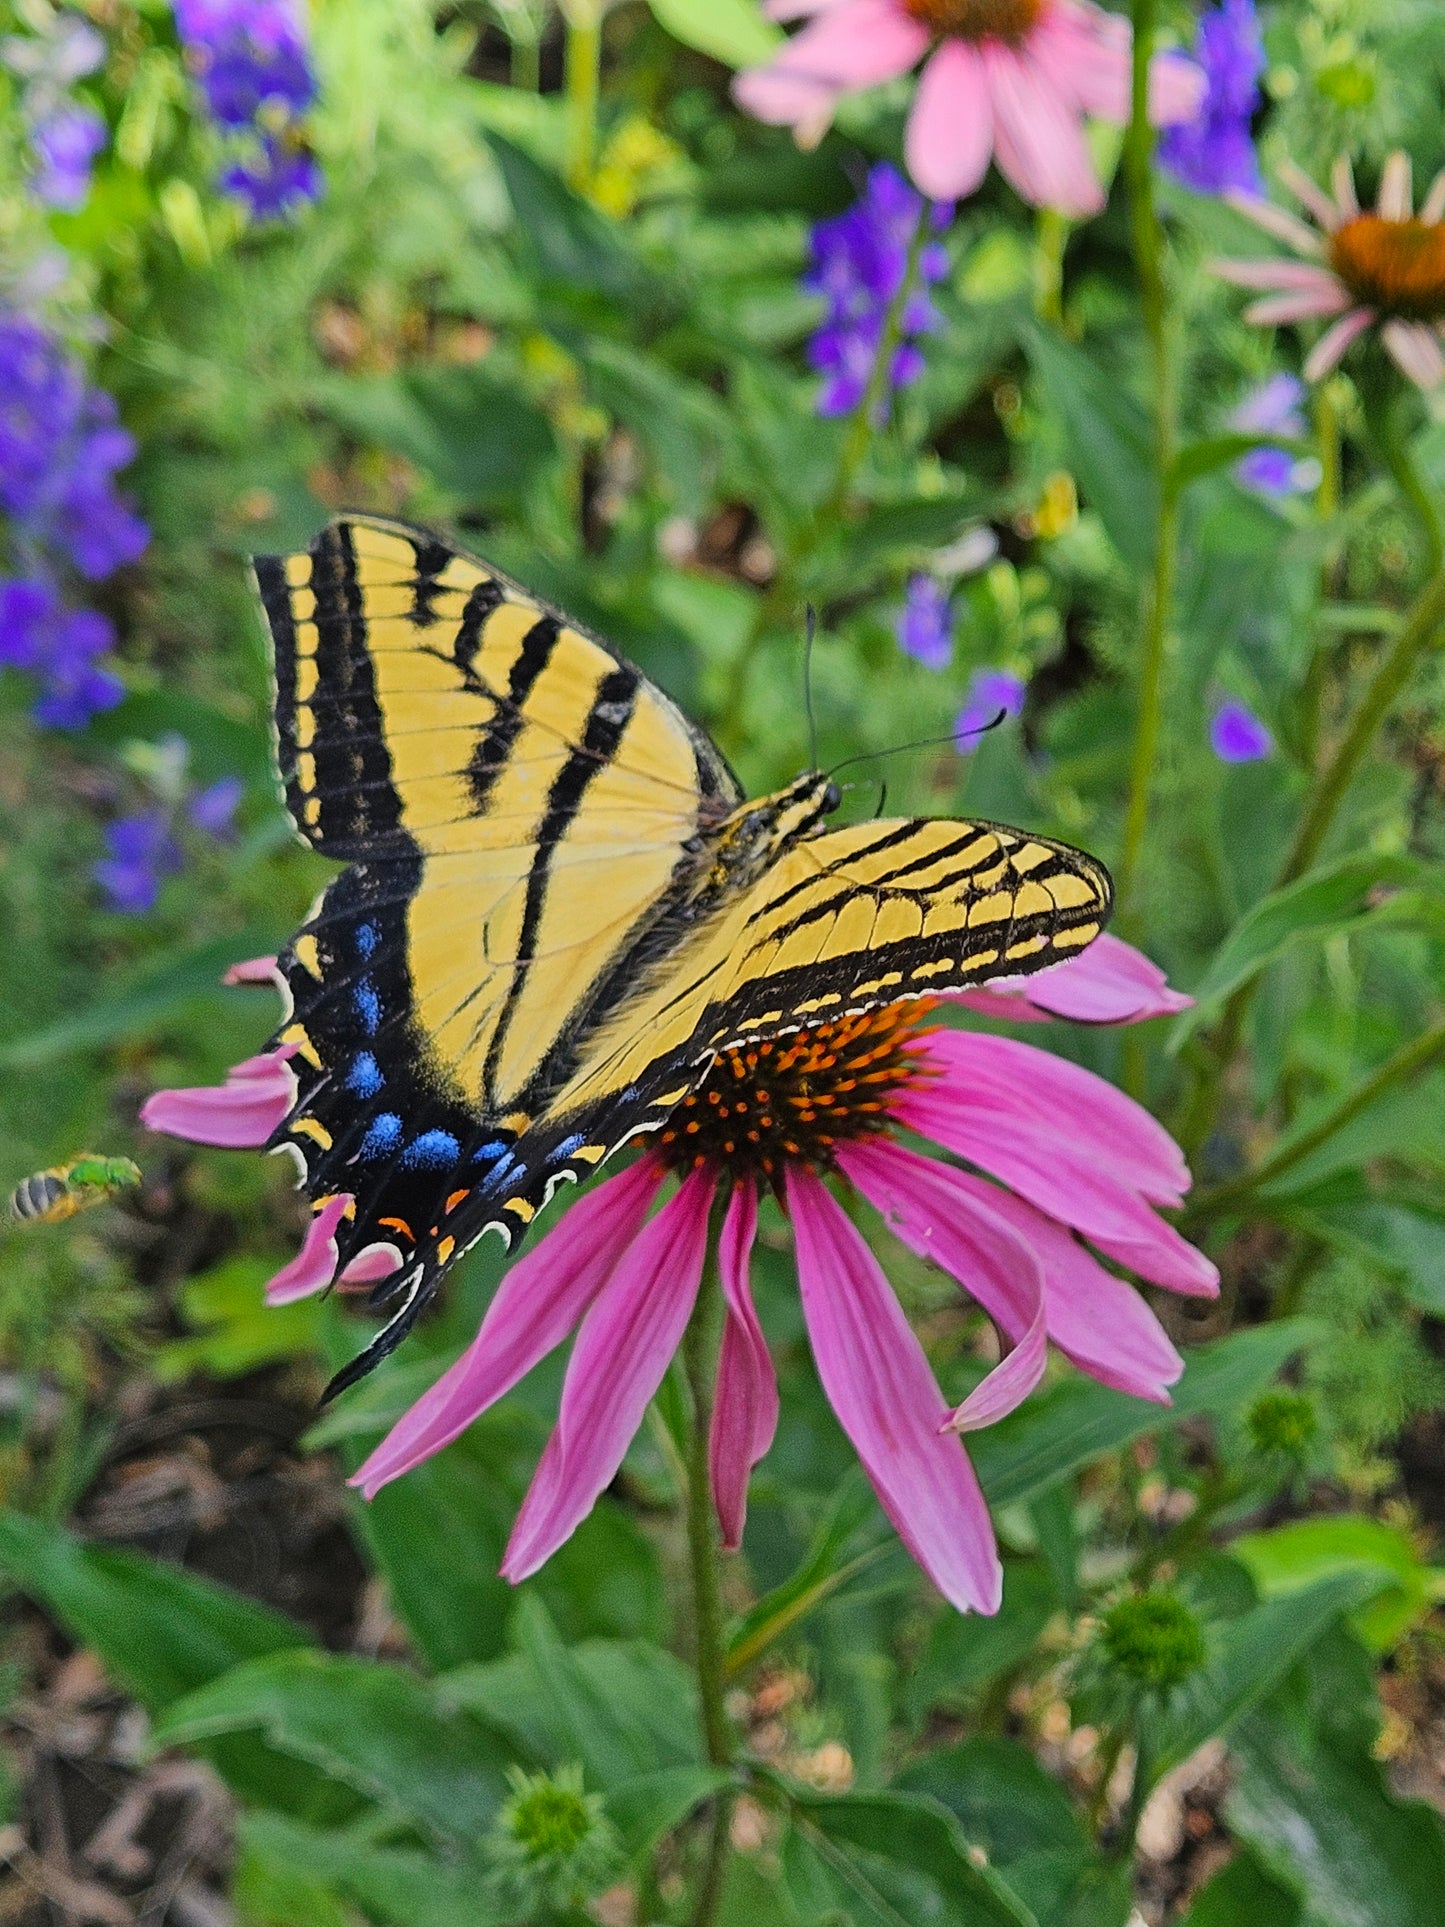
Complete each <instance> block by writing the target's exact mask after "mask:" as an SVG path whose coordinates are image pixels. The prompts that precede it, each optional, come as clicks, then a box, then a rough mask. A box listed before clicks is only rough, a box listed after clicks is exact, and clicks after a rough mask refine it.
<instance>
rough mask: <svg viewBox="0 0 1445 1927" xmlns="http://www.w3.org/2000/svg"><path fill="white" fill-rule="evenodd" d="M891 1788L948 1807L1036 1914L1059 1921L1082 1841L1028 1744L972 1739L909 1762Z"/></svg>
mask: <svg viewBox="0 0 1445 1927" xmlns="http://www.w3.org/2000/svg"><path fill="white" fill-rule="evenodd" d="M894 1785H895V1787H896V1788H897V1789H898V1790H899V1791H900V1792H906V1793H918V1794H926V1795H928V1796H929V1797H930V1798H931V1799H934V1800H937V1801H938V1802H939V1803H940V1804H941V1805H943V1806H945V1807H947V1808H948V1810H949V1812H950V1813H952V1814H953V1815H954V1817H955V1818H956V1819H957V1820H958V1822H959V1824H960V1826H961V1827H962V1828H963V1832H964V1835H965V1837H966V1838H967V1839H968V1840H970V1841H976V1842H977V1843H978V1845H979V1846H981V1847H982V1848H984V1850H985V1851H986V1852H987V1854H988V1857H989V1860H990V1862H991V1863H992V1864H993V1865H994V1866H996V1867H998V1868H999V1869H1000V1871H1001V1872H1002V1873H1003V1875H1004V1878H1005V1879H1006V1880H1007V1881H1008V1883H1009V1885H1010V1887H1012V1888H1013V1889H1014V1890H1015V1892H1016V1893H1017V1894H1018V1896H1019V1898H1020V1899H1021V1900H1022V1901H1024V1903H1025V1904H1026V1905H1027V1906H1029V1907H1031V1908H1032V1909H1033V1910H1034V1912H1035V1913H1036V1914H1037V1915H1038V1917H1039V1919H1040V1920H1041V1921H1053V1920H1055V1919H1056V1918H1058V1915H1059V1910H1060V1909H1061V1907H1062V1906H1063V1904H1064V1901H1065V1898H1066V1896H1067V1895H1068V1894H1070V1893H1071V1892H1072V1891H1073V1890H1074V1889H1075V1888H1076V1887H1077V1885H1078V1883H1079V1879H1080V1877H1081V1875H1082V1873H1083V1871H1084V1866H1085V1862H1086V1860H1087V1858H1088V1854H1089V1841H1088V1837H1087V1835H1086V1834H1085V1833H1084V1830H1083V1828H1082V1827H1081V1826H1080V1825H1079V1822H1078V1820H1077V1818H1076V1817H1075V1814H1074V1810H1073V1808H1072V1806H1071V1805H1070V1804H1069V1799H1068V1795H1067V1794H1066V1793H1065V1792H1064V1790H1063V1788H1062V1787H1061V1786H1060V1785H1059V1783H1058V1781H1057V1780H1055V1779H1054V1778H1053V1777H1052V1776H1051V1775H1050V1774H1048V1773H1046V1772H1045V1771H1044V1769H1043V1768H1042V1767H1041V1766H1040V1765H1039V1763H1038V1761H1037V1760H1036V1759H1035V1758H1034V1756H1033V1754H1032V1753H1030V1752H1029V1750H1028V1748H1027V1747H1024V1746H1020V1745H1019V1744H1018V1743H1017V1742H1016V1741H1014V1740H1003V1739H994V1738H992V1737H986V1736H983V1735H979V1736H975V1737H974V1738H973V1739H968V1740H962V1741H960V1742H959V1743H958V1745H956V1746H949V1747H943V1748H940V1749H939V1750H938V1751H937V1752H934V1753H927V1754H925V1755H924V1756H923V1758H922V1759H919V1760H914V1761H913V1762H912V1763H911V1764H910V1765H908V1766H907V1767H905V1768H904V1769H903V1771H902V1772H901V1773H900V1774H899V1775H898V1777H897V1779H896V1780H895V1782H894Z"/></svg>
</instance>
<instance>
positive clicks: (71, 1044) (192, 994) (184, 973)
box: [0, 923, 286, 1070]
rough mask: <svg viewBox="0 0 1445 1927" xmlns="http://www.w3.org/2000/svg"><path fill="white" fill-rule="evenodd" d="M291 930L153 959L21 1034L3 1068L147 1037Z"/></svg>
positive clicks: (249, 932) (267, 927)
mask: <svg viewBox="0 0 1445 1927" xmlns="http://www.w3.org/2000/svg"><path fill="white" fill-rule="evenodd" d="M285 934H286V932H285V930H284V928H283V927H282V926H281V925H280V924H276V923H256V924H248V925H247V927H246V928H245V929H244V930H240V931H238V932H237V933H236V935H235V936H232V937H216V938H213V939H212V940H211V941H210V942H209V943H203V944H195V945H187V946H186V948H185V949H183V950H172V951H167V952H166V953H165V954H164V955H163V956H160V957H157V958H153V959H152V960H151V961H150V962H149V963H147V964H145V965H144V966H143V967H142V968H141V969H139V970H137V971H136V972H135V974H134V975H133V976H131V977H130V978H129V979H127V980H126V982H125V983H123V984H122V986H121V987H120V988H119V989H118V990H115V991H113V992H112V993H111V994H110V995H109V996H108V997H102V998H99V999H97V1001H96V1002H95V1003H93V1004H87V1005H86V1006H85V1007H84V1008H83V1009H81V1010H78V1011H76V1012H75V1014H74V1015H73V1016H70V1017H62V1018H61V1020H60V1021H59V1023H55V1024H49V1025H47V1026H46V1028H45V1029H44V1030H37V1031H32V1032H31V1033H30V1035H29V1036H28V1037H15V1038H12V1039H11V1040H10V1042H9V1043H7V1044H6V1045H5V1046H4V1048H3V1049H0V1067H3V1068H4V1069H6V1070H28V1069H31V1068H32V1067H33V1066H35V1065H39V1064H53V1063H55V1062H56V1061H57V1060H58V1059H60V1058H63V1057H70V1056H73V1055H74V1054H75V1053H76V1052H77V1051H84V1050H96V1049H99V1048H100V1047H101V1046H103V1045H106V1044H115V1043H118V1042H120V1040H121V1039H125V1040H126V1041H127V1042H129V1041H131V1040H134V1039H137V1038H140V1037H143V1036H145V1035H147V1034H148V1033H149V1032H150V1031H152V1030H155V1029H156V1028H158V1027H159V1026H160V1025H161V1024H163V1023H169V1022H170V1021H171V1020H172V1019H173V1018H174V1017H176V1016H177V1014H178V1013H179V1012H181V1011H182V1010H184V1009H185V1008H186V1007H187V1006H188V1005H189V1004H192V1003H194V1002H195V1001H196V1000H197V999H198V998H207V997H216V996H219V995H220V993H221V978H222V976H223V975H224V973H225V972H226V971H227V970H228V969H229V968H230V966H231V965H232V964H233V963H240V962H241V961H242V960H243V959H244V958H246V957H262V956H265V955H267V954H268V953H269V952H273V951H275V950H277V949H279V948H280V945H281V943H282V941H283V940H284V937H285Z"/></svg>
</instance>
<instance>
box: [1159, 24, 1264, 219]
mask: <svg viewBox="0 0 1445 1927" xmlns="http://www.w3.org/2000/svg"><path fill="white" fill-rule="evenodd" d="M1195 57H1196V58H1197V60H1198V62H1199V64H1200V66H1201V67H1202V68H1203V69H1204V75H1205V82H1206V87H1205V95H1204V102H1203V105H1202V106H1201V108H1200V110H1199V113H1198V114H1197V115H1196V117H1195V118H1194V119H1193V120H1192V121H1185V122H1182V123H1181V124H1179V125H1177V126H1174V127H1169V128H1166V129H1165V131H1164V133H1163V135H1162V136H1161V138H1160V142H1159V160H1160V164H1161V165H1162V166H1163V167H1164V168H1166V169H1167V170H1168V172H1169V173H1171V174H1172V175H1173V176H1174V178H1175V180H1177V181H1181V182H1182V183H1183V184H1184V186H1185V187H1190V188H1193V190H1194V192H1195V193H1196V194H1226V193H1229V192H1230V191H1231V190H1233V191H1235V192H1237V193H1241V194H1258V193H1260V191H1261V183H1260V176H1259V161H1258V159H1257V158H1256V156H1255V151H1254V141H1253V139H1252V138H1251V135H1250V122H1251V121H1252V119H1253V117H1254V114H1255V111H1256V109H1257V108H1258V106H1259V100H1260V93H1259V77H1260V75H1261V74H1262V73H1263V72H1264V64H1265V62H1264V46H1263V44H1262V42H1261V40H1260V36H1259V22H1258V20H1257V19H1256V18H1255V13H1254V0H1222V4H1221V5H1220V6H1218V7H1216V8H1215V9H1214V10H1213V11H1212V12H1210V13H1206V14H1205V15H1204V16H1203V18H1202V19H1201V20H1200V22H1199V36H1198V39H1197V41H1196V43H1195Z"/></svg>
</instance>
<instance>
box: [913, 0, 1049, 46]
mask: <svg viewBox="0 0 1445 1927" xmlns="http://www.w3.org/2000/svg"><path fill="white" fill-rule="evenodd" d="M1043 10H1044V0H903V11H904V12H905V13H907V14H911V15H912V17H913V18H914V19H915V20H916V21H918V23H919V25H920V26H924V27H927V28H928V29H929V31H930V32H931V33H935V34H937V35H938V37H939V38H940V39H941V40H946V39H957V40H1006V41H1009V42H1010V43H1013V42H1016V41H1020V40H1022V39H1024V38H1025V36H1026V35H1027V34H1028V32H1029V30H1030V28H1031V27H1033V26H1034V25H1035V23H1036V22H1037V20H1038V17H1039V15H1040V14H1041V13H1042V12H1043Z"/></svg>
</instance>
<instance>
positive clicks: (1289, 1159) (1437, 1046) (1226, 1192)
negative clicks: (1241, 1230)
mask: <svg viewBox="0 0 1445 1927" xmlns="http://www.w3.org/2000/svg"><path fill="white" fill-rule="evenodd" d="M1442 1052H1445V1021H1442V1022H1440V1023H1438V1024H1432V1025H1431V1026H1430V1028H1429V1030H1427V1031H1425V1032H1424V1033H1423V1034H1422V1035H1421V1036H1419V1037H1417V1038H1415V1040H1414V1041H1413V1042H1412V1043H1409V1044H1402V1045H1401V1046H1400V1048H1399V1050H1397V1051H1396V1052H1395V1053H1394V1055H1393V1056H1391V1057H1387V1058H1386V1059H1385V1061H1384V1063H1383V1064H1381V1065H1380V1067H1379V1069H1378V1070H1376V1071H1375V1072H1373V1073H1372V1075H1371V1076H1369V1077H1367V1078H1366V1079H1365V1081H1364V1083H1363V1084H1360V1085H1357V1086H1356V1088H1355V1089H1354V1090H1352V1091H1351V1092H1350V1093H1349V1095H1348V1096H1347V1097H1342V1098H1341V1099H1340V1101H1339V1103H1338V1104H1336V1105H1335V1106H1334V1108H1333V1109H1332V1110H1330V1111H1329V1112H1327V1113H1326V1115H1325V1116H1324V1117H1322V1118H1321V1119H1320V1121H1319V1123H1318V1124H1316V1125H1314V1126H1313V1127H1312V1128H1311V1129H1310V1130H1308V1131H1305V1132H1303V1133H1302V1135H1301V1136H1299V1137H1297V1138H1294V1139H1292V1140H1291V1142H1290V1143H1288V1144H1285V1145H1281V1146H1280V1147H1279V1148H1278V1149H1277V1150H1276V1151H1274V1152H1272V1153H1271V1155H1270V1156H1269V1157H1267V1158H1266V1159H1265V1160H1264V1162H1263V1163H1262V1164H1260V1165H1258V1166H1256V1168H1255V1169H1254V1170H1253V1171H1249V1172H1246V1173H1245V1175H1244V1176H1243V1177H1239V1178H1232V1179H1231V1180H1230V1181H1229V1182H1228V1183H1227V1184H1217V1185H1215V1186H1214V1187H1213V1188H1212V1189H1210V1190H1208V1191H1203V1192H1201V1193H1200V1195H1199V1196H1198V1197H1197V1198H1196V1199H1195V1200H1194V1201H1193V1203H1192V1205H1191V1207H1190V1212H1189V1215H1190V1217H1191V1218H1200V1217H1204V1218H1217V1217H1218V1216H1219V1215H1220V1214H1221V1213H1222V1212H1225V1211H1231V1210H1233V1209H1234V1208H1235V1207H1236V1206H1237V1205H1239V1204H1240V1203H1242V1202H1243V1201H1244V1200H1245V1199H1246V1198H1248V1197H1249V1196H1251V1194H1252V1193H1254V1192H1256V1191H1258V1190H1259V1189H1260V1188H1261V1186H1263V1185H1266V1184H1272V1183H1273V1182H1274V1181H1275V1179H1276V1178H1282V1177H1283V1176H1284V1174H1285V1173H1286V1171H1291V1170H1293V1169H1294V1167H1295V1165H1297V1164H1300V1163H1302V1162H1303V1161H1304V1159H1305V1158H1307V1157H1308V1156H1309V1155H1310V1153H1311V1152H1312V1151H1317V1150H1318V1149H1319V1147H1320V1146H1321V1145H1322V1144H1325V1143H1327V1142H1328V1141H1329V1139H1330V1138H1332V1137H1333V1136H1334V1135H1335V1133H1336V1132H1337V1131H1342V1130H1343V1129H1344V1127H1345V1126H1346V1125H1347V1124H1350V1123H1352V1122H1353V1121H1354V1120H1355V1118H1357V1117H1358V1116H1359V1115H1360V1113H1361V1112H1362V1111H1367V1110H1368V1109H1369V1108H1370V1106H1371V1105H1372V1104H1373V1103H1374V1102H1375V1101H1376V1099H1377V1098H1379V1097H1382V1096H1383V1095H1384V1093H1385V1092H1386V1091H1387V1090H1389V1089H1390V1088H1391V1087H1392V1086H1393V1085H1395V1084H1401V1083H1403V1082H1404V1081H1405V1080H1406V1078H1409V1077H1413V1076H1415V1074H1416V1073H1417V1072H1418V1071H1422V1070H1424V1069H1425V1068H1426V1066H1427V1065H1429V1064H1431V1063H1433V1062H1434V1060H1435V1059H1436V1058H1437V1057H1439V1056H1440V1055H1441V1053H1442Z"/></svg>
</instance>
